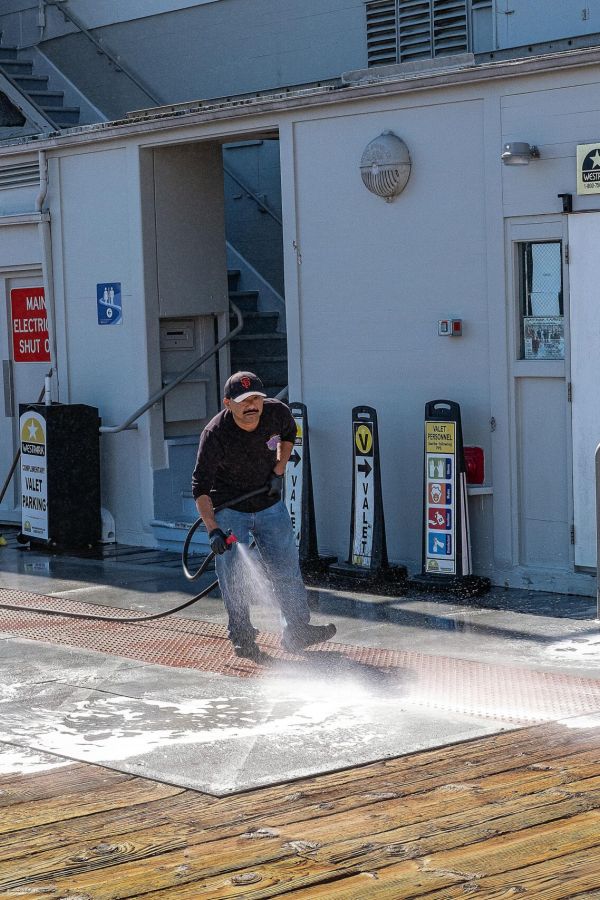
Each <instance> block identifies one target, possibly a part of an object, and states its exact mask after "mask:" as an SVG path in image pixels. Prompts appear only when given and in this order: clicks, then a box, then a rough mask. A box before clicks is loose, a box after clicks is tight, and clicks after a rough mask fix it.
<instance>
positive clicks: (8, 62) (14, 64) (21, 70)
mask: <svg viewBox="0 0 600 900" xmlns="http://www.w3.org/2000/svg"><path fill="white" fill-rule="evenodd" d="M0 52H1V51H0ZM0 69H2V71H3V72H6V74H7V75H11V76H14V75H31V73H32V72H33V60H31V59H23V60H21V59H5V60H3V59H2V58H0ZM40 77H43V76H40Z"/></svg>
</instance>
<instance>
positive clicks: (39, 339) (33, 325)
mask: <svg viewBox="0 0 600 900" xmlns="http://www.w3.org/2000/svg"><path fill="white" fill-rule="evenodd" d="M10 309H11V319H12V337H13V360H14V361H15V362H18V363H23V362H50V340H49V338H48V316H47V313H46V298H45V296H44V288H43V287H30V288H14V289H13V290H12V291H11V292H10Z"/></svg>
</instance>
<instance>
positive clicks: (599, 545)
mask: <svg viewBox="0 0 600 900" xmlns="http://www.w3.org/2000/svg"><path fill="white" fill-rule="evenodd" d="M594 462H595V465H596V469H595V471H596V619H597V620H600V444H598V446H597V447H596V454H595V456H594Z"/></svg>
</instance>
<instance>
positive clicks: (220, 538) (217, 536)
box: [208, 528, 231, 556]
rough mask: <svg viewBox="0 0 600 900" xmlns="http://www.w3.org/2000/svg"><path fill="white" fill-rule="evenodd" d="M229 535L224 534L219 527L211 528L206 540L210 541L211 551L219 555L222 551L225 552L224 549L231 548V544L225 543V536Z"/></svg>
mask: <svg viewBox="0 0 600 900" xmlns="http://www.w3.org/2000/svg"><path fill="white" fill-rule="evenodd" d="M228 537H229V535H227V534H225V532H224V531H221V529H220V528H213V530H212V531H211V532H210V533H209V535H208V540H209V541H210V549H211V550H212V552H213V553H214V554H215V555H217V556H220V555H221V554H222V553H225V551H226V550H231V544H228V543H227V538H228Z"/></svg>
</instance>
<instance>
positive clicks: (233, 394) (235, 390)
mask: <svg viewBox="0 0 600 900" xmlns="http://www.w3.org/2000/svg"><path fill="white" fill-rule="evenodd" d="M255 394H258V395H259V397H266V396H267V395H266V394H265V386H264V384H263V383H262V381H261V380H260V378H259V377H258V375H255V374H254V372H235V374H234V375H231V376H230V377H229V378H228V379H227V381H226V382H225V398H226V399H227V400H236V401H240V400H245V399H246V397H252V396H254V395H255Z"/></svg>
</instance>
